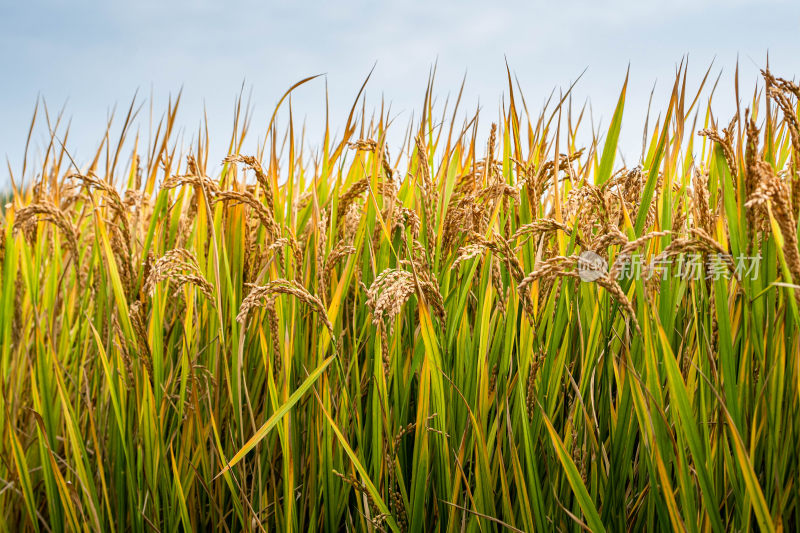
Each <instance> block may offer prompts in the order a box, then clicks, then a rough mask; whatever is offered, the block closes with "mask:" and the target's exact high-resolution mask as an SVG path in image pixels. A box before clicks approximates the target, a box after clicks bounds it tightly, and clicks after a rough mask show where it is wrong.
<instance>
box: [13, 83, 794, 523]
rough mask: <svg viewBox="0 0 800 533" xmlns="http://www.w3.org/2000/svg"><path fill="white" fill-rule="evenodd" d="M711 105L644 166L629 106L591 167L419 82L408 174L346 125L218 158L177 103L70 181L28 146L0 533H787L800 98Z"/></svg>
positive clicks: (53, 148)
mask: <svg viewBox="0 0 800 533" xmlns="http://www.w3.org/2000/svg"><path fill="white" fill-rule="evenodd" d="M306 82H311V80H310V79H308V80H303V82H300V83H298V84H297V85H295V86H294V87H293V88H292V89H291V90H294V89H296V88H297V87H298V86H299V85H302V84H303V83H306ZM707 82H708V75H706V78H705V79H704V80H703V83H702V84H701V85H700V87H696V88H694V89H692V88H687V86H686V85H687V84H686V71H685V69H683V68H682V69H680V71H679V72H678V74H677V76H676V78H675V80H674V86H673V89H672V92H671V97H670V99H669V101H668V102H666V103H665V105H664V106H663V107H662V108H661V115H660V116H659V118H658V120H656V121H653V120H651V121H649V122H650V127H649V128H646V130H645V132H644V135H645V141H646V142H645V146H644V149H643V152H642V156H641V160H640V161H639V162H638V163H639V164H638V165H637V166H632V167H630V168H625V167H624V166H622V165H620V164H619V161H618V158H617V157H616V153H617V145H618V139H619V135H620V128H621V119H622V115H623V109H624V103H625V96H626V91H627V80H626V81H625V84H624V85H623V86H622V90H621V93H620V96H619V101H618V104H617V107H616V109H615V110H614V111H613V115H611V116H612V120H611V121H610V125H609V127H608V128H607V129H605V131H602V132H591V139H593V140H592V141H591V143H590V145H589V146H578V145H577V140H578V139H579V138H583V137H585V136H583V137H582V136H581V135H580V132H584V131H585V130H587V128H590V126H589V125H588V124H587V123H588V112H587V111H586V110H585V109H578V108H576V107H573V105H572V103H571V100H570V99H569V97H568V95H567V96H565V97H563V98H562V99H560V100H559V101H553V102H550V103H549V104H548V105H547V106H545V109H543V110H542V111H541V112H540V113H539V114H538V115H536V114H533V115H531V114H529V111H528V106H527V105H526V103H525V101H524V99H523V98H522V96H521V92H520V90H519V88H518V87H517V86H515V85H513V84H512V82H511V76H509V87H508V96H507V98H506V100H505V102H506V103H505V104H504V106H503V107H502V109H501V111H500V113H499V116H497V117H493V118H492V120H489V122H488V123H489V124H491V129H490V133H489V136H488V138H481V136H480V135H479V134H478V132H479V124H485V123H486V120H485V119H484V116H479V115H478V114H477V113H475V114H468V116H467V119H466V120H464V121H463V122H462V121H461V120H460V119H457V118H456V117H460V116H463V115H462V114H460V110H458V109H457V108H458V103H457V104H456V109H453V108H449V109H448V108H447V107H444V108H442V107H440V106H435V105H434V103H433V91H432V89H431V86H432V85H431V84H429V88H428V91H427V93H426V96H425V99H424V101H423V103H422V106H421V114H420V115H419V117H420V118H419V119H418V120H417V121H415V122H414V123H412V124H410V125H409V126H408V129H407V130H405V134H404V137H403V139H404V140H403V141H402V142H401V143H399V146H388V142H387V140H386V139H387V131H388V127H389V126H388V125H389V123H390V122H391V121H390V119H389V116H388V114H387V113H386V112H385V110H384V109H379V110H376V111H375V113H374V114H371V115H370V114H369V113H368V112H367V110H365V109H364V108H363V107H362V106H359V105H357V104H356V105H354V106H353V108H352V110H351V112H350V115H349V117H348V119H347V122H346V124H345V127H344V129H343V130H342V133H341V135H340V136H337V137H334V136H333V134H332V133H331V128H328V127H326V129H325V133H324V137H323V138H322V139H321V140H320V141H319V143H318V144H317V146H318V147H319V149H318V150H317V151H313V152H310V151H309V148H307V146H308V145H309V143H308V142H307V140H305V139H304V138H303V132H302V131H301V130H300V129H299V128H298V127H297V126H296V124H294V122H293V120H292V115H291V113H289V114H288V115H287V116H288V120H283V121H282V120H277V119H276V116H277V111H278V110H277V109H276V114H273V115H272V119H271V120H270V122H269V124H268V125H267V129H266V136H265V137H263V138H264V139H265V142H264V144H263V147H262V148H261V149H260V150H258V151H257V153H242V146H243V140H244V139H245V137H246V135H247V134H248V128H249V125H250V124H251V122H250V117H248V116H247V114H246V113H244V112H242V111H238V112H237V115H236V121H235V126H234V131H233V134H232V135H231V138H230V142H229V144H228V146H229V148H228V151H227V153H225V154H209V153H208V152H209V150H208V135H209V133H208V132H207V131H203V130H202V129H201V131H200V133H199V134H198V137H197V139H196V142H194V143H193V144H192V146H191V147H188V148H187V147H185V146H182V145H181V144H180V143H179V142H178V140H177V139H176V136H175V118H176V114H177V109H178V101H175V102H173V103H171V104H170V106H169V109H168V110H167V112H166V113H165V115H164V117H163V120H162V121H161V122H160V123H159V124H158V127H157V128H156V129H155V131H154V132H153V134H152V137H151V141H150V142H148V143H146V142H144V140H143V139H144V137H145V136H142V137H139V136H138V135H136V134H134V132H133V131H132V127H131V124H133V121H134V116H135V106H134V105H132V106H131V109H130V110H129V112H128V114H127V116H126V117H125V120H124V122H123V124H122V134H121V135H120V136H119V137H117V136H116V135H115V136H114V137H112V136H111V135H110V134H106V135H105V136H104V140H103V142H102V143H101V144H100V146H99V147H98V149H97V151H96V155H95V156H94V157H93V159H92V160H91V161H83V162H76V161H73V160H72V157H70V154H69V153H68V152H67V150H66V149H65V147H64V144H62V143H61V139H62V133H63V130H64V128H63V127H61V126H60V123H59V121H58V120H52V119H51V117H48V119H47V120H48V124H49V125H50V127H51V128H50V131H52V132H53V133H52V138H51V142H50V146H49V147H48V149H47V150H46V152H45V156H44V158H43V162H42V163H41V165H37V168H33V166H32V164H30V165H29V166H28V168H27V169H25V170H23V174H22V175H16V176H15V175H13V174H12V175H11V176H10V177H11V180H12V183H13V191H12V194H11V196H10V197H8V198H7V199H6V200H5V203H6V204H7V205H6V206H5V209H4V211H3V214H2V226H0V231H1V232H2V238H1V239H0V291H2V306H1V307H0V335H1V336H2V348H1V351H0V368H1V369H2V370H1V376H0V377H2V382H1V385H2V394H0V407H1V408H0V427H2V439H0V530H2V531H9V532H11V531H37V532H50V531H67V530H69V531H73V530H84V531H163V532H167V531H181V530H184V531H205V530H218V531H228V532H229V531H286V532H293V531H395V532H397V531H401V532H405V531H412V532H417V531H449V532H460V531H470V532H485V531H501V530H502V531H505V530H508V531H556V530H557V531H580V530H584V529H585V530H591V531H604V530H610V531H622V530H625V529H635V530H686V531H724V530H740V531H741V530H751V529H758V530H761V531H781V530H788V531H793V530H796V529H797V528H798V527H800V487H798V480H800V464H799V463H798V462H799V461H800V446H798V444H797V443H798V442H800V330H799V328H800V315H799V314H798V306H800V250H799V249H798V240H797V229H798V216H799V215H800V174H799V173H798V165H799V164H800V120H799V119H798V99H800V87H798V85H796V84H794V83H793V82H790V81H787V80H784V79H781V78H778V77H775V76H773V74H771V73H770V72H769V71H766V70H765V71H764V72H763V82H762V83H759V86H758V87H757V88H756V90H755V91H754V92H753V96H752V98H750V99H747V98H744V99H743V100H742V101H743V103H742V105H741V108H740V109H737V113H736V115H735V116H734V117H733V119H732V120H729V118H728V117H717V116H715V115H714V114H713V113H712V109H711V106H710V104H708V103H707V100H704V99H702V98H701V97H700V94H701V90H702V89H703V87H704V86H705V85H706V83H707ZM311 83H313V82H311ZM708 83H710V82H708ZM736 87H737V100H741V98H739V97H738V82H737V85H736ZM715 88H716V87H715ZM291 90H290V91H289V92H291ZM716 90H722V89H721V88H716ZM289 92H287V96H288V94H289ZM359 101H360V95H359V97H357V98H356V102H359ZM704 102H705V104H704ZM289 105H290V102H289V100H288V99H287V98H286V96H284V99H282V100H281V102H280V103H279V104H278V107H280V108H282V109H286V108H287V107H288V106H289ZM280 116H284V115H283V114H281V115H280ZM34 120H35V117H34ZM481 121H483V122H481ZM399 127H400V126H398V125H395V124H393V125H392V128H395V129H396V128H399ZM480 131H484V130H483V129H480ZM261 133H264V132H261ZM115 140H116V141H115ZM210 158H211V159H210ZM220 162H221V163H222V166H221V172H213V174H214V175H209V173H210V172H209V171H208V170H207V169H210V168H216V167H217V163H220ZM25 183H27V185H24V184H25ZM745 260H747V261H748V262H747V263H746V264H745V262H744V261H745Z"/></svg>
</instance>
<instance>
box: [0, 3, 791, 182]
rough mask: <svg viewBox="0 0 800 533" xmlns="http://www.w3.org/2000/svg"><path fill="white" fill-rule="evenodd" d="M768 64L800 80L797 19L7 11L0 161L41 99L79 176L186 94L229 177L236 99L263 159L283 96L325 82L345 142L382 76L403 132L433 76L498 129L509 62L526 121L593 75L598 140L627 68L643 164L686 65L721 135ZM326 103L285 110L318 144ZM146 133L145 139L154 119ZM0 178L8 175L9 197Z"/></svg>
mask: <svg viewBox="0 0 800 533" xmlns="http://www.w3.org/2000/svg"><path fill="white" fill-rule="evenodd" d="M767 51H769V54H770V64H771V66H772V68H773V70H774V71H775V72H776V73H778V74H780V75H783V76H785V77H795V76H796V75H798V74H800V2H798V1H796V0H795V1H780V0H775V1H760V2H752V1H744V0H734V1H727V2H723V1H716V2H710V1H704V0H693V1H687V0H675V1H672V2H647V1H633V0H616V1H601V0H597V1H573V2H571V1H562V2H553V3H544V2H528V3H522V2H511V3H504V4H503V5H494V4H493V3H489V2H480V3H479V2H461V3H455V2H434V1H428V2H421V1H416V0H414V1H406V2H402V3H400V2H397V3H380V4H379V3H377V2H361V1H341V2H327V3H323V2H298V3H291V2H264V3H256V2H224V3H223V2H208V1H201V2H170V1H151V0H145V1H138V2H129V3H124V4H123V3H120V2H107V3H100V2H86V1H73V2H60V1H51V2H36V1H32V2H18V3H15V4H10V3H9V2H8V1H4V2H3V4H2V6H0V75H1V76H2V81H1V82H0V156H2V157H8V159H9V160H10V162H11V165H12V169H14V172H15V174H17V173H18V172H19V169H20V167H21V160H22V153H23V149H24V143H25V136H26V134H27V128H28V124H29V121H30V117H31V114H32V112H33V108H34V104H35V102H36V98H37V95H40V96H42V97H44V98H45V99H46V101H47V103H48V106H49V108H50V111H51V113H55V112H56V111H57V110H58V109H59V108H60V107H61V106H62V105H63V104H64V103H65V102H66V104H67V107H66V116H67V117H68V118H71V120H72V128H71V132H70V138H69V141H68V143H67V144H68V148H69V149H70V151H71V152H72V153H73V155H74V156H75V157H76V159H77V160H78V161H79V162H86V159H87V158H89V157H90V152H91V151H92V149H93V148H94V147H95V146H96V145H97V143H98V141H99V139H100V136H101V135H102V133H103V131H104V129H105V121H106V117H107V114H108V112H109V111H110V109H111V108H112V107H113V106H114V104H117V107H118V110H117V112H118V115H122V114H124V111H125V109H126V108H127V106H128V104H129V103H130V99H131V97H132V95H133V93H134V91H136V89H137V88H138V89H139V95H140V99H141V100H143V101H146V99H147V98H149V96H150V94H151V91H152V94H153V95H154V103H155V110H156V111H157V113H158V114H160V113H161V112H162V111H163V110H164V107H165V103H166V100H167V98H168V97H169V95H170V94H172V95H175V94H176V93H177V91H178V90H179V89H180V88H181V87H183V101H182V106H181V111H180V113H179V118H178V123H179V124H180V125H181V126H182V127H183V128H184V131H185V139H186V141H187V142H188V141H190V140H191V137H192V135H193V134H194V132H196V131H197V126H198V125H199V123H200V121H201V119H202V116H203V109H204V106H205V108H206V110H207V113H208V118H209V126H210V131H211V136H212V138H213V139H215V140H216V141H218V142H217V143H213V144H212V151H213V153H212V156H211V158H212V160H214V161H217V160H221V159H222V158H223V157H224V155H225V153H224V152H223V151H224V150H225V146H224V145H223V143H224V142H225V141H226V140H227V138H228V135H229V132H230V124H231V119H232V109H233V103H234V100H235V98H236V96H237V94H238V93H239V89H240V87H241V85H242V82H243V81H244V83H245V87H246V88H247V89H248V90H249V89H252V102H253V104H254V114H253V124H252V129H251V133H252V134H253V137H252V139H251V141H252V142H253V143H255V141H256V140H257V137H258V136H260V135H263V133H264V129H265V128H266V123H267V121H268V119H269V116H270V114H271V112H272V109H273V106H274V105H275V103H276V102H277V100H278V98H279V97H280V95H281V94H282V93H283V92H284V91H285V90H286V89H287V88H288V87H289V86H290V85H291V84H292V83H294V82H295V81H297V80H299V79H301V78H303V77H305V76H308V75H312V74H318V73H326V77H327V83H328V89H329V94H330V104H331V112H332V120H333V126H334V127H336V126H338V127H339V128H341V126H342V125H343V122H344V120H345V118H346V116H347V112H348V110H349V108H350V105H351V104H352V100H353V98H354V97H355V95H356V92H357V90H358V88H359V86H360V84H361V82H362V81H363V79H364V77H365V76H366V74H367V73H368V72H369V70H370V68H371V67H372V65H373V64H374V63H376V62H377V66H376V68H375V72H374V74H373V77H372V79H371V80H370V83H369V85H368V88H367V98H368V103H377V102H379V101H380V98H381V96H383V97H384V98H385V99H386V100H387V101H390V102H391V103H392V110H393V111H394V112H395V113H397V115H398V119H397V122H398V126H401V127H400V128H398V130H402V129H404V126H405V124H406V122H407V120H408V118H410V116H411V113H412V112H413V111H414V110H416V109H418V108H419V105H420V103H421V101H422V95H423V91H424V89H425V83H426V78H427V74H428V71H429V69H430V67H431V65H432V64H433V63H434V62H435V61H438V73H437V80H436V85H435V87H436V90H437V95H438V96H439V98H440V100H442V101H443V100H444V98H445V97H446V96H447V95H448V94H450V95H453V96H454V95H455V93H457V91H458V88H459V85H460V83H461V79H462V77H463V75H464V73H465V72H466V73H467V82H466V90H465V94H464V99H463V103H464V104H465V109H466V108H469V109H474V108H475V106H476V105H477V104H478V101H479V100H480V103H481V106H482V107H483V110H484V113H482V116H483V120H484V121H485V122H486V124H487V125H488V123H489V121H490V120H492V119H494V118H495V117H496V116H497V109H498V106H499V104H500V101H501V98H502V95H503V94H504V93H505V92H506V91H507V89H506V77H505V58H507V59H508V63H509V65H510V67H511V68H512V70H513V72H514V73H515V74H516V75H517V77H518V78H519V81H520V83H521V85H522V88H523V90H524V93H525V97H526V99H527V102H528V106H529V107H531V108H533V109H532V110H531V111H532V112H533V111H536V112H538V109H539V107H540V106H541V104H542V102H543V101H544V99H545V98H546V97H547V95H548V94H549V93H550V91H551V90H552V89H553V88H566V87H568V86H569V84H570V82H571V81H572V80H574V79H575V78H576V77H577V76H578V75H579V74H580V73H581V72H582V71H583V70H584V69H585V68H587V67H588V70H587V71H586V74H585V75H584V77H583V78H582V79H581V81H580V82H579V84H578V86H577V87H576V89H575V91H574V95H575V100H576V102H578V103H582V102H583V101H584V100H585V99H586V98H587V97H590V100H591V104H592V108H593V116H594V119H595V122H598V121H602V123H603V124H606V123H607V122H608V118H609V117H610V115H611V113H612V111H613V107H614V104H615V101H616V98H617V95H618V92H619V89H620V86H621V84H622V81H623V78H624V76H625V70H626V68H627V66H628V64H629V63H630V67H631V81H630V86H629V93H628V94H629V96H628V103H627V106H626V113H625V117H624V123H623V135H622V146H621V148H622V151H623V154H624V155H625V156H626V159H628V160H629V162H630V161H631V160H634V161H635V160H636V159H638V155H639V150H640V142H641V128H642V125H643V122H644V115H645V111H646V107H647V100H648V97H649V95H650V90H651V88H652V86H653V83H654V82H656V81H657V84H656V92H655V97H654V103H655V105H656V110H660V109H661V107H662V105H663V103H664V102H665V98H666V95H665V93H666V92H667V91H668V90H669V89H670V87H671V80H672V77H673V75H674V72H675V68H676V65H677V63H678V62H680V60H681V58H682V57H683V56H684V55H685V54H688V56H689V68H690V71H689V72H690V80H692V79H693V80H694V81H695V82H696V81H697V80H698V79H699V77H700V76H701V75H702V74H703V73H704V72H705V69H706V68H707V67H708V65H709V63H710V62H711V61H712V59H714V58H716V59H715V63H714V68H713V73H714V75H716V74H717V73H719V72H720V70H721V71H722V79H721V82H720V84H721V90H718V93H717V95H716V96H715V100H714V102H715V106H714V108H715V110H717V112H718V113H719V114H720V115H721V116H725V117H726V120H727V117H729V116H730V113H731V110H732V109H733V105H734V100H733V91H732V90H730V87H732V83H733V81H732V79H733V72H734V68H735V65H736V59H737V56H738V57H739V63H740V70H741V85H742V89H743V97H744V98H747V97H749V96H750V95H751V94H752V88H753V87H754V83H755V82H756V77H757V72H758V70H757V69H758V67H761V66H763V64H764V62H765V58H766V54H767ZM324 90H325V82H324V81H322V80H317V81H314V82H312V84H310V85H307V86H304V87H302V88H301V89H299V90H298V91H297V92H296V94H295V95H294V97H293V110H294V114H295V117H296V118H300V119H302V118H303V117H305V118H307V120H308V123H309V127H310V129H311V132H310V133H312V134H313V133H315V131H318V130H315V128H318V126H319V122H320V119H321V117H322V116H323V113H324V103H325V102H324ZM284 116H285V115H284ZM119 118H120V119H121V118H122V117H121V116H119ZM140 119H141V120H140V124H141V127H142V132H143V134H145V135H146V133H145V132H146V130H147V127H148V113H147V107H146V108H145V109H144V110H143V112H142V114H141V115H140ZM42 126H43V124H42ZM113 131H114V132H117V131H118V128H117V129H114V130H113ZM316 139H318V137H317V136H313V137H312V138H311V141H310V142H309V144H311V145H313V144H315V143H316ZM45 141H46V128H44V127H40V128H39V129H38V130H37V131H36V132H35V134H34V136H33V142H32V147H31V155H32V156H33V158H32V159H33V160H36V158H37V155H39V154H40V153H41V150H42V148H43V146H44V143H45ZM7 176H8V171H7V170H6V167H5V165H4V166H3V170H2V171H0V182H6V180H7Z"/></svg>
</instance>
